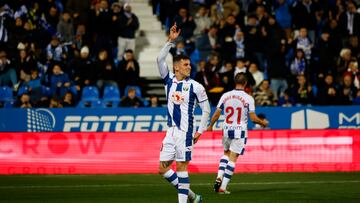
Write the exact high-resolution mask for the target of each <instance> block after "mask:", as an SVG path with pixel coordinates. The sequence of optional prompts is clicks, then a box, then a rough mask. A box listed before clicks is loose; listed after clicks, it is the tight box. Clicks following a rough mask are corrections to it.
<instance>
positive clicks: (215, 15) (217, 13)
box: [210, 0, 224, 25]
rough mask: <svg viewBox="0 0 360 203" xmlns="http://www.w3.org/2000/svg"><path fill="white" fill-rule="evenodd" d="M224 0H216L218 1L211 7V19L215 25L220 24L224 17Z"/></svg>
mask: <svg viewBox="0 0 360 203" xmlns="http://www.w3.org/2000/svg"><path fill="white" fill-rule="evenodd" d="M223 3H224V0H216V3H214V4H212V5H211V7H210V17H211V21H212V22H213V24H215V25H220V21H221V20H222V19H223V18H224V5H223Z"/></svg>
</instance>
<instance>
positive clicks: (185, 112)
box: [158, 42, 208, 137]
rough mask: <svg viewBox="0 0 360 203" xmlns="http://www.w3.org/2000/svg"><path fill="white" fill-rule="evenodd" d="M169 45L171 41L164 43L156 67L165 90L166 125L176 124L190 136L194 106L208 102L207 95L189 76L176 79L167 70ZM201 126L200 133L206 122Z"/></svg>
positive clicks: (193, 129) (193, 123)
mask: <svg viewBox="0 0 360 203" xmlns="http://www.w3.org/2000/svg"><path fill="white" fill-rule="evenodd" d="M171 46H172V43H169V42H168V43H166V44H165V46H164V48H163V49H162V50H161V52H160V55H159V57H158V66H159V67H158V68H159V71H160V75H161V77H162V78H163V81H164V85H165V90H166V99H167V114H168V126H169V127H170V126H177V127H178V128H179V129H180V130H182V131H184V132H188V134H189V135H187V136H191V137H192V136H193V134H194V132H195V130H196V129H195V128H194V126H195V120H194V110H195V107H196V105H197V103H202V102H205V101H206V102H208V101H207V100H208V97H207V94H206V91H205V88H204V87H203V86H202V85H201V84H200V83H198V82H196V81H194V80H193V79H190V78H187V79H184V80H181V81H178V80H177V79H176V77H175V74H174V73H172V72H169V70H168V67H167V64H166V62H165V59H166V56H167V54H168V53H169V50H170V48H171ZM202 128H203V129H199V132H201V133H202V131H203V130H204V129H206V123H205V126H202Z"/></svg>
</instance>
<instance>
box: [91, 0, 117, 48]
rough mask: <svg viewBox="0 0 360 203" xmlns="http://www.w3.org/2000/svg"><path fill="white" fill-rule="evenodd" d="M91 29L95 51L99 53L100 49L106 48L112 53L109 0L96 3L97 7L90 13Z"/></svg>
mask: <svg viewBox="0 0 360 203" xmlns="http://www.w3.org/2000/svg"><path fill="white" fill-rule="evenodd" d="M90 18H91V24H90V27H91V30H92V31H93V36H94V37H95V41H94V51H95V53H96V54H97V53H98V52H99V51H100V50H102V49H106V50H107V51H108V53H111V48H112V45H111V32H112V27H111V25H112V20H111V12H110V9H109V2H108V1H107V0H100V1H99V2H97V3H96V4H95V9H94V10H93V11H92V13H91V14H90Z"/></svg>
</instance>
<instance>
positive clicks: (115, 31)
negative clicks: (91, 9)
mask: <svg viewBox="0 0 360 203" xmlns="http://www.w3.org/2000/svg"><path fill="white" fill-rule="evenodd" d="M122 12H123V10H122V5H121V4H120V3H119V2H116V1H115V2H114V3H112V4H111V27H112V32H111V38H112V42H113V47H114V48H116V47H117V41H118V37H119V35H120V32H121V30H120V29H121V27H120V23H121V22H120V18H121V15H122ZM116 58H117V57H116Z"/></svg>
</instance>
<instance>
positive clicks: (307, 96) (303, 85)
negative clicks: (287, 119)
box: [293, 74, 314, 105]
mask: <svg viewBox="0 0 360 203" xmlns="http://www.w3.org/2000/svg"><path fill="white" fill-rule="evenodd" d="M293 95H294V98H295V102H296V104H297V105H311V104H312V102H313V100H314V95H313V92H312V87H311V85H310V84H309V83H308V81H307V79H306V77H305V75H302V74H300V75H298V76H297V83H296V84H295V86H294V87H293Z"/></svg>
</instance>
